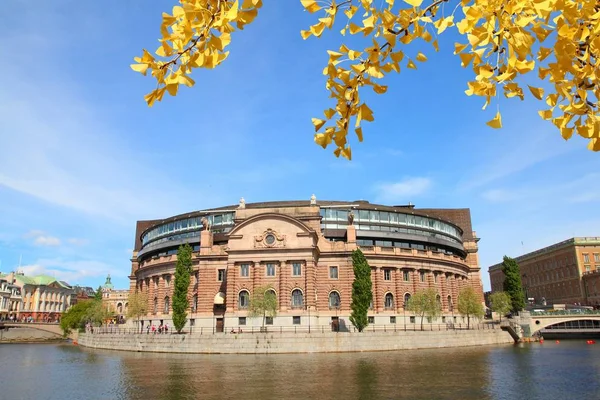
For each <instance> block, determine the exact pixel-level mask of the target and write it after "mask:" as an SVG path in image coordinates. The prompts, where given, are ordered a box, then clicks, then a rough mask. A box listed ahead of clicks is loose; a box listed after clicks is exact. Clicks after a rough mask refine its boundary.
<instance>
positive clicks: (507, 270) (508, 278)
mask: <svg viewBox="0 0 600 400" xmlns="http://www.w3.org/2000/svg"><path fill="white" fill-rule="evenodd" d="M502 272H504V291H505V292H507V293H508V295H509V296H510V301H511V311H512V312H518V311H521V310H522V309H523V307H525V295H524V294H523V285H522V283H521V271H520V269H519V264H517V262H516V261H515V260H514V259H513V258H510V257H507V256H504V258H503V261H502Z"/></svg>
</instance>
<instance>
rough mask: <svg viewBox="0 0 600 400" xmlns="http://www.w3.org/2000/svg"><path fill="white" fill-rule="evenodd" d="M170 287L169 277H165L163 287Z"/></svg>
mask: <svg viewBox="0 0 600 400" xmlns="http://www.w3.org/2000/svg"><path fill="white" fill-rule="evenodd" d="M170 285H171V275H165V287H169V286H170Z"/></svg>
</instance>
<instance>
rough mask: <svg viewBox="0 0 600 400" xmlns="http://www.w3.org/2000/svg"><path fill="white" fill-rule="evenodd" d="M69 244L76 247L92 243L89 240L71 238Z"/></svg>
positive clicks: (68, 240)
mask: <svg viewBox="0 0 600 400" xmlns="http://www.w3.org/2000/svg"><path fill="white" fill-rule="evenodd" d="M67 242H68V243H70V244H72V245H75V246H85V245H87V244H89V243H90V241H89V240H87V239H81V238H69V239H67Z"/></svg>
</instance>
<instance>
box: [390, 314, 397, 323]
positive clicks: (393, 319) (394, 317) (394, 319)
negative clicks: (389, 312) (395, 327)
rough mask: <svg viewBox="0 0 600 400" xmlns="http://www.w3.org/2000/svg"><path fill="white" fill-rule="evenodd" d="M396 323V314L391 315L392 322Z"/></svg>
mask: <svg viewBox="0 0 600 400" xmlns="http://www.w3.org/2000/svg"><path fill="white" fill-rule="evenodd" d="M395 323H396V316H391V317H390V324H395Z"/></svg>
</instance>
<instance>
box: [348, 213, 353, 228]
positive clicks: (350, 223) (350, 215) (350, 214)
mask: <svg viewBox="0 0 600 400" xmlns="http://www.w3.org/2000/svg"><path fill="white" fill-rule="evenodd" d="M348 225H354V213H353V212H352V210H350V212H348Z"/></svg>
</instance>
